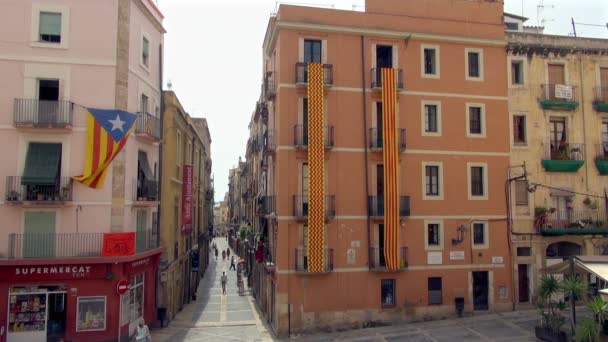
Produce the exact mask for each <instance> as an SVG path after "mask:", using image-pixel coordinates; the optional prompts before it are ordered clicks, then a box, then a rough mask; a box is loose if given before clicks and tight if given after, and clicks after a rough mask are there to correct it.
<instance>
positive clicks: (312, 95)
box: [308, 63, 325, 272]
mask: <svg viewBox="0 0 608 342" xmlns="http://www.w3.org/2000/svg"><path fill="white" fill-rule="evenodd" d="M324 96H325V89H324V85H323V65H322V64H320V63H309V64H308V170H309V171H308V172H309V177H308V182H309V184H308V197H309V198H308V232H309V233H308V272H323V271H324V265H325V144H324V136H325V133H324V108H325V105H324Z"/></svg>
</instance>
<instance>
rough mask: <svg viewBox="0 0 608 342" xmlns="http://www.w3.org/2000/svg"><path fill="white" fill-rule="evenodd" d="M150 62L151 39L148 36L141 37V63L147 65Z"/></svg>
mask: <svg viewBox="0 0 608 342" xmlns="http://www.w3.org/2000/svg"><path fill="white" fill-rule="evenodd" d="M149 63H150V41H149V40H148V38H146V37H142V38H141V64H143V65H145V66H146V67H147V66H149Z"/></svg>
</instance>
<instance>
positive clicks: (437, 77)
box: [421, 74, 439, 80]
mask: <svg viewBox="0 0 608 342" xmlns="http://www.w3.org/2000/svg"><path fill="white" fill-rule="evenodd" d="M421 77H422V78H431V79H436V80H438V79H439V74H422V75H421Z"/></svg>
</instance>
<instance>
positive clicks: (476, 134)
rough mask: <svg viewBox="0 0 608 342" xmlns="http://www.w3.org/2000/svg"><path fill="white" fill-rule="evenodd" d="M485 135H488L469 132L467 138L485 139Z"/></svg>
mask: <svg viewBox="0 0 608 342" xmlns="http://www.w3.org/2000/svg"><path fill="white" fill-rule="evenodd" d="M485 137H486V135H485V134H483V133H479V134H478V133H467V138H473V139H484V138H485Z"/></svg>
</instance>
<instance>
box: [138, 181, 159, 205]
mask: <svg viewBox="0 0 608 342" xmlns="http://www.w3.org/2000/svg"><path fill="white" fill-rule="evenodd" d="M133 197H134V198H133V205H134V206H138V207H147V206H156V205H158V181H157V180H148V179H146V178H140V179H136V180H135V181H134V183H133Z"/></svg>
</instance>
